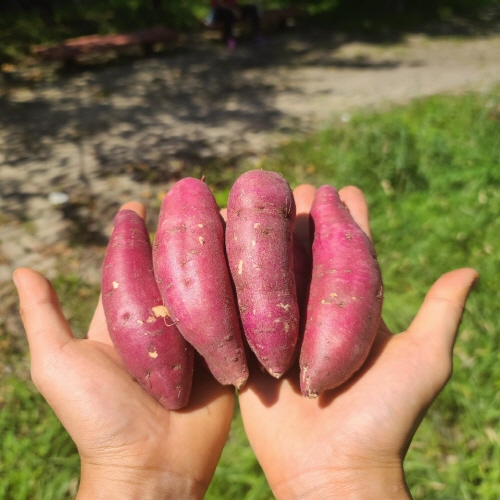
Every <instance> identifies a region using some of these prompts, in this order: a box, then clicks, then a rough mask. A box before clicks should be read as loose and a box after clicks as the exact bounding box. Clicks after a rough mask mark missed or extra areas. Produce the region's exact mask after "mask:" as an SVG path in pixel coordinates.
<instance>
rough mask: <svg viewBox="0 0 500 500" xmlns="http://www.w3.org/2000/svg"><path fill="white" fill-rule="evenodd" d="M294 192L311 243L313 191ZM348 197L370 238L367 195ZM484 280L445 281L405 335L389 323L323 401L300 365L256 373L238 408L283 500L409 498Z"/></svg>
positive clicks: (468, 272) (453, 276) (454, 276)
mask: <svg viewBox="0 0 500 500" xmlns="http://www.w3.org/2000/svg"><path fill="white" fill-rule="evenodd" d="M294 194H295V198H296V203H297V211H298V224H299V225H298V227H297V231H296V233H297V236H298V237H299V238H302V239H303V240H304V239H307V238H308V234H309V233H308V229H307V214H308V212H309V209H310V206H311V202H312V198H313V196H314V188H312V186H300V187H299V188H297V189H296V190H295V193H294ZM340 195H341V198H342V200H343V201H344V203H346V205H347V206H348V208H349V210H350V212H351V214H352V215H353V217H354V219H355V220H356V221H357V222H358V224H359V225H360V226H361V227H362V229H363V230H364V231H365V232H366V233H367V234H368V235H370V230H369V225H368V209H367V206H366V202H365V199H364V196H363V195H362V193H361V191H359V190H358V189H357V188H354V187H348V188H344V189H343V190H340ZM309 246H310V244H309ZM476 279H477V273H476V272H475V271H474V270H472V269H460V270H457V271H453V272H451V273H448V274H446V275H444V276H442V277H441V278H440V279H439V280H438V281H437V282H436V283H435V284H434V285H433V286H432V288H431V290H430V291H429V292H428V294H427V296H426V298H425V301H424V303H423V305H422V307H421V309H420V311H419V312H418V314H417V316H416V317H415V319H414V321H413V322H412V324H411V326H410V327H409V328H408V330H407V331H406V332H404V333H401V334H399V335H392V333H391V332H390V331H389V330H388V329H387V328H386V326H385V325H384V324H383V323H382V324H381V327H380V329H379V331H378V333H377V337H376V341H375V344H374V346H373V348H372V351H371V353H370V356H369V358H368V360H367V361H366V363H365V365H364V366H363V368H362V369H361V370H360V371H359V372H358V373H357V374H356V375H355V377H354V378H353V379H352V380H350V381H349V382H348V383H346V384H344V385H342V386H341V387H339V388H338V389H335V390H331V391H326V392H325V393H323V394H322V395H321V396H320V397H319V398H318V399H316V400H310V399H307V398H305V397H304V396H302V394H301V392H300V388H299V370H298V366H296V367H295V369H294V370H292V371H291V372H290V373H289V374H288V375H287V376H286V377H285V378H284V379H283V380H279V381H276V380H274V379H272V378H271V377H269V376H267V375H266V374H264V373H262V372H261V371H260V370H258V369H255V368H254V369H253V370H251V377H250V379H249V382H248V383H247V386H246V387H245V388H244V389H243V391H242V392H241V394H240V407H241V412H242V417H243V421H244V425H245V429H246V432H247V435H248V438H249V440H250V443H251V445H252V447H253V449H254V451H255V453H256V456H257V458H258V460H259V462H260V464H261V466H262V468H263V470H264V473H265V474H266V477H267V480H268V482H269V484H270V487H271V489H272V490H273V493H274V494H275V496H276V498H278V499H280V498H283V499H290V498H301V499H325V498H350V496H349V495H350V494H358V495H360V496H359V498H408V497H409V493H408V490H407V487H406V483H405V480H404V475H403V469H402V462H403V458H404V456H405V454H406V451H407V448H408V446H409V443H410V441H411V438H412V436H413V434H414V432H415V430H416V428H417V426H418V424H419V423H420V421H421V419H422V418H423V416H424V414H425V412H426V410H427V408H428V407H429V405H430V404H431V402H432V401H433V400H434V398H435V397H436V396H437V394H438V393H439V391H440V390H441V389H442V387H443V386H444V385H445V383H446V382H447V380H448V379H449V377H450V375H451V370H452V360H451V354H452V349H453V344H454V340H455V335H456V332H457V328H458V325H459V323H460V319H461V315H462V311H463V307H464V304H465V301H466V299H467V295H468V292H469V290H470V288H471V286H472V284H473V282H474V281H475V280H476ZM363 495H365V496H363ZM352 498H358V496H353V497H352Z"/></svg>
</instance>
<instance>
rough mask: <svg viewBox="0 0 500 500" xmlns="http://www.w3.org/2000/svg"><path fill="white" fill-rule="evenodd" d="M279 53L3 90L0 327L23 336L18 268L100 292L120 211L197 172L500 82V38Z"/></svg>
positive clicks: (277, 46) (314, 43)
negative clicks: (365, 113)
mask: <svg viewBox="0 0 500 500" xmlns="http://www.w3.org/2000/svg"><path fill="white" fill-rule="evenodd" d="M269 42H270V43H269V45H268V46H266V47H263V48H262V47H261V48H255V47H253V46H250V45H247V44H242V46H240V47H239V48H238V50H236V51H235V52H234V53H229V52H227V51H226V50H225V48H223V47H221V46H219V45H218V44H214V43H200V40H197V39H191V40H184V41H183V42H182V44H181V45H180V46H178V47H175V48H173V49H172V50H169V51H166V52H163V53H161V54H157V55H155V56H154V57H149V58H135V59H129V60H128V61H127V63H126V64H111V65H105V66H103V67H101V66H99V67H97V66H95V65H91V66H88V67H85V66H82V67H81V68H80V69H79V70H78V71H76V72H74V73H73V74H70V75H65V76H63V77H58V78H56V79H54V80H53V81H43V79H42V81H38V82H32V83H26V84H19V83H18V84H16V85H4V86H3V87H0V166H1V167H0V289H1V290H2V291H1V292H0V300H1V301H2V305H0V316H1V317H2V318H3V320H1V319H0V328H2V326H3V328H9V329H10V328H16V329H17V328H18V326H19V325H18V323H17V320H15V319H13V315H15V309H16V299H15V295H14V294H13V290H12V285H11V283H10V276H11V272H12V270H13V269H15V268H16V267H19V266H30V267H34V268H36V269H38V270H40V271H42V272H44V273H46V274H47V275H48V276H49V277H53V276H55V275H56V274H57V273H58V272H60V271H61V266H64V269H63V270H64V271H65V272H69V271H71V272H74V273H76V274H78V275H80V276H82V277H83V278H84V279H85V280H87V281H88V282H90V283H97V282H98V280H99V260H100V258H101V256H102V253H103V251H104V245H105V243H106V238H107V235H108V234H109V230H110V224H111V219H112V215H113V213H114V211H115V210H116V208H117V207H118V205H119V204H121V203H122V202H124V201H127V200H130V199H138V200H142V201H144V202H145V203H146V204H148V205H150V206H155V207H156V206H157V205H158V199H159V197H161V194H162V193H163V192H164V191H165V190H166V189H167V188H168V186H169V184H170V183H171V182H172V181H174V180H176V179H177V178H179V176H182V175H183V174H184V173H185V172H187V171H188V169H189V168H190V167H191V166H192V165H200V164H209V162H210V160H212V159H214V158H221V159H223V160H227V161H230V160H231V159H232V160H233V161H234V159H236V158H242V157H246V158H250V159H252V158H258V157H259V155H261V154H263V153H265V152H266V151H268V150H269V149H270V148H272V147H274V146H276V145H277V144H278V143H279V142H280V141H281V140H283V139H284V138H286V137H287V136H289V135H290V134H294V133H297V132H301V131H303V130H311V129H313V128H315V127H318V126H321V125H322V124H324V123H328V122H330V123H332V122H333V123H335V121H338V120H340V119H342V118H343V119H344V120H347V119H348V118H349V113H350V112H351V110H353V109H356V108H367V107H380V106H385V105H387V104H388V103H394V102H398V103H399V102H405V101H408V100H409V99H412V98H415V97H419V96H426V95H431V94H436V93H442V92H462V91H465V90H469V89H472V90H486V89H488V88H489V87H491V86H493V85H496V84H498V83H499V82H500V36H499V35H490V36H485V37H468V38H446V37H440V38H432V37H429V36H426V35H423V34H421V35H416V34H413V35H409V36H407V37H406V38H404V39H402V40H400V41H398V42H397V43H392V44H388V43H382V44H377V43H367V42H361V41H355V40H349V39H348V38H346V37H345V36H343V35H341V34H337V33H329V32H324V31H318V32H307V33H298V32H294V31H292V32H285V33H281V34H277V35H274V36H272V37H271V38H270V40H269ZM31 71H38V72H39V73H40V71H43V69H42V70H40V68H35V69H32V70H31ZM207 162H208V163H207ZM206 173H207V174H208V175H209V172H206ZM151 181H154V182H151ZM51 193H52V194H51ZM53 193H64V194H65V195H67V196H68V199H69V201H68V202H67V203H64V204H60V205H58V204H57V203H56V202H57V200H55V199H54V194H53ZM9 321H11V322H12V324H11V325H10V326H9Z"/></svg>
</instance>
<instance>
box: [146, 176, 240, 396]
mask: <svg viewBox="0 0 500 500" xmlns="http://www.w3.org/2000/svg"><path fill="white" fill-rule="evenodd" d="M153 253H154V256H153V262H154V267H155V272H156V276H157V279H158V285H159V288H160V292H161V293H162V296H163V298H164V301H165V304H166V305H167V307H168V310H169V311H170V313H171V315H172V318H174V320H175V322H176V324H177V326H178V328H179V330H180V332H181V333H182V335H183V336H184V338H186V339H187V340H188V342H189V343H190V344H192V345H193V346H194V347H195V349H196V350H197V351H198V352H199V353H200V354H201V355H202V356H203V358H204V359H205V362H206V364H207V366H208V368H209V370H210V371H211V373H212V374H213V376H214V377H215V378H216V379H217V380H218V381H219V382H220V383H221V384H223V385H229V384H232V385H234V386H235V387H237V388H241V387H243V385H244V384H245V382H246V380H247V378H248V366H247V362H246V354H245V347H244V343H243V337H242V333H241V329H240V324H239V319H238V311H237V306H236V301H235V298H234V292H233V288H232V283H231V278H230V275H229V270H228V267H227V261H226V255H225V248H224V228H223V221H222V218H221V216H220V213H219V207H218V206H217V203H216V201H215V198H214V196H213V194H212V192H211V191H210V188H209V187H208V186H207V185H206V184H205V183H204V182H203V181H201V180H198V179H193V178H185V179H182V180H180V181H179V182H177V183H176V184H175V185H174V186H173V187H172V189H171V190H170V191H169V192H168V193H167V195H166V196H165V198H164V200H163V203H162V207H161V212H160V218H159V223H158V230H157V232H156V236H155V240H154V252H153Z"/></svg>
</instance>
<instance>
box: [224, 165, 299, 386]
mask: <svg viewBox="0 0 500 500" xmlns="http://www.w3.org/2000/svg"><path fill="white" fill-rule="evenodd" d="M294 222H295V201H294V199H293V193H292V191H291V189H290V186H289V185H288V183H287V182H286V181H285V179H284V178H283V177H282V176H280V175H279V174H277V173H274V172H267V171H264V170H252V171H249V172H246V173H244V174H243V175H241V176H240V177H239V178H238V179H237V181H236V182H235V184H234V185H233V187H232V189H231V191H230V193H229V199H228V206H227V226H226V250H227V256H228V261H229V269H230V271H231V275H232V277H233V282H234V284H235V289H236V295H237V299H238V306H239V310H240V317H241V321H242V324H243V330H244V332H245V336H246V339H247V341H248V343H249V345H250V348H251V349H252V350H253V352H254V353H255V355H256V356H257V358H258V360H259V361H260V363H261V364H262V365H263V366H264V367H265V369H266V370H267V371H268V372H269V373H270V374H271V375H272V376H274V377H276V378H279V377H280V376H281V375H283V373H285V372H286V371H287V369H288V368H289V367H290V365H291V363H292V361H293V359H294V353H295V348H296V344H297V339H298V327H299V310H298V304H297V295H296V285H295V277H294V266H293V226H294Z"/></svg>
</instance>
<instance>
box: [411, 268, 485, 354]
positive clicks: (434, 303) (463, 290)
mask: <svg viewBox="0 0 500 500" xmlns="http://www.w3.org/2000/svg"><path fill="white" fill-rule="evenodd" d="M478 279H479V274H478V272H477V271H476V270H475V269H470V268H463V269H457V270H455V271H451V272H449V273H446V274H443V275H442V276H441V277H440V278H439V279H438V280H437V281H436V282H435V283H434V285H432V287H431V288H430V290H429V291H428V292H427V295H426V296H425V299H424V302H423V304H422V306H421V307H420V310H419V311H418V313H417V315H416V316H415V319H414V320H413V321H412V323H411V325H410V327H409V328H408V330H407V331H406V334H407V335H408V336H411V337H413V338H414V339H415V340H419V341H421V342H425V343H427V344H430V345H434V346H436V347H439V351H440V353H443V351H444V353H446V354H448V355H450V356H451V353H452V350H453V345H454V343H455V337H456V334H457V330H458V327H459V325H460V322H461V320H462V314H463V311H464V308H465V303H466V301H467V298H468V296H469V293H470V291H471V290H472V288H473V286H474V284H475V283H476V282H477V280H478Z"/></svg>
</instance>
